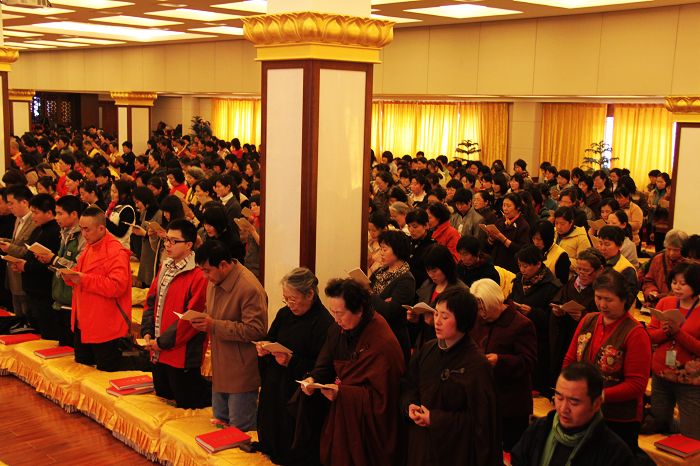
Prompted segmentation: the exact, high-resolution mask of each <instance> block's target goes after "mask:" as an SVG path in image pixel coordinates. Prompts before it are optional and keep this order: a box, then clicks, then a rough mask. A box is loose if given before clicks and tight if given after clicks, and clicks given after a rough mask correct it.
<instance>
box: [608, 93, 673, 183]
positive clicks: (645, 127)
mask: <svg viewBox="0 0 700 466" xmlns="http://www.w3.org/2000/svg"><path fill="white" fill-rule="evenodd" d="M672 133H673V118H672V115H671V113H670V112H669V111H668V110H666V109H665V108H664V106H663V105H656V104H615V106H614V108H613V140H612V147H613V157H619V158H620V159H619V160H614V161H613V162H612V166H613V167H621V168H622V167H626V168H628V169H629V170H630V175H631V176H632V179H634V181H635V183H636V184H637V186H638V187H640V188H641V187H643V186H646V184H647V183H648V182H649V179H648V176H647V174H648V173H649V171H650V170H653V169H655V168H656V169H659V170H661V171H662V172H667V173H669V174H670V173H671V163H672V160H673V157H672V155H673V153H672V150H673V141H672Z"/></svg>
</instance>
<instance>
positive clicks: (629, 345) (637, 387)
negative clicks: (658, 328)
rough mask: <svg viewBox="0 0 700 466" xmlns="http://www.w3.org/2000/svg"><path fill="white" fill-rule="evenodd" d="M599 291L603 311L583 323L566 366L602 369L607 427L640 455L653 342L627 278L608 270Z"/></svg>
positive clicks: (596, 289)
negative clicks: (635, 311) (635, 308)
mask: <svg viewBox="0 0 700 466" xmlns="http://www.w3.org/2000/svg"><path fill="white" fill-rule="evenodd" d="M593 290H594V292H595V303H596V306H597V307H598V309H599V310H600V312H591V313H589V314H588V315H586V317H584V318H583V319H581V322H580V323H579V325H578V327H577V328H576V332H575V333H574V336H573V338H572V339H571V344H570V346H569V351H568V352H567V353H566V357H565V358H564V364H563V366H564V367H566V366H568V365H570V364H572V363H574V362H576V361H579V362H580V361H583V362H587V363H590V364H594V365H595V366H597V367H598V368H599V369H600V371H601V372H602V373H603V374H604V376H605V389H604V390H603V393H604V396H605V398H604V399H605V402H604V403H603V416H604V418H605V422H606V424H607V425H608V427H609V428H610V429H611V430H612V431H614V432H615V433H616V434H617V435H619V436H620V438H621V439H622V440H623V441H624V442H625V443H626V444H627V445H628V446H629V447H630V449H631V450H632V451H633V452H635V454H636V453H637V451H638V450H639V446H638V443H637V441H638V440H637V439H638V437H639V428H640V423H641V420H642V410H643V406H644V392H645V390H646V387H647V382H648V380H649V372H650V370H651V341H650V340H649V335H648V334H647V332H646V331H645V330H644V327H642V325H641V324H640V323H639V322H637V321H636V320H635V319H634V317H632V316H631V315H630V314H629V312H628V309H630V308H631V307H632V304H633V303H634V299H635V295H634V294H629V292H628V289H627V287H626V284H625V279H624V278H623V276H622V274H620V273H619V272H616V271H614V270H611V271H606V272H605V273H603V274H601V275H600V276H599V277H598V278H597V279H596V281H595V282H594V283H593Z"/></svg>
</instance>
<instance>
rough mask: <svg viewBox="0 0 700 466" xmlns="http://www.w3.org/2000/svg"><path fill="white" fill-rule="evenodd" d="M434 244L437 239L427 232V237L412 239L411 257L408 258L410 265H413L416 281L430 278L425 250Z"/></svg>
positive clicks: (419, 281) (412, 269)
mask: <svg viewBox="0 0 700 466" xmlns="http://www.w3.org/2000/svg"><path fill="white" fill-rule="evenodd" d="M433 244H435V240H433V239H432V238H431V237H430V233H427V234H426V236H425V238H422V239H419V240H414V239H411V257H410V259H409V260H408V265H409V267H411V274H413V278H415V279H416V283H423V282H424V281H425V280H427V279H428V272H426V270H425V264H424V263H423V256H424V255H425V251H426V250H427V249H428V248H429V247H430V246H431V245H433Z"/></svg>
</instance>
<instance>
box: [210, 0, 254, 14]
mask: <svg viewBox="0 0 700 466" xmlns="http://www.w3.org/2000/svg"><path fill="white" fill-rule="evenodd" d="M212 7H215V8H223V9H226V10H236V11H248V12H250V13H261V14H265V13H267V1H266V0H248V1H246V2H233V3H220V4H218V5H212Z"/></svg>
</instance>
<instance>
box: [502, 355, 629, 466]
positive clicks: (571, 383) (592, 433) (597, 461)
mask: <svg viewBox="0 0 700 466" xmlns="http://www.w3.org/2000/svg"><path fill="white" fill-rule="evenodd" d="M604 382H605V379H604V378H603V375H602V374H601V373H600V371H599V370H598V369H596V368H595V367H593V366H591V365H590V364H585V363H579V362H577V363H573V364H571V365H570V366H568V367H565V368H564V369H562V371H561V375H559V378H558V379H557V385H556V388H555V389H554V393H555V396H554V408H555V409H554V410H552V411H551V412H550V413H549V414H548V415H547V417H545V418H541V419H539V420H537V421H536V422H535V423H534V424H532V425H531V426H530V428H529V429H528V430H527V431H526V432H525V434H523V437H522V438H521V439H520V442H518V444H517V445H515V448H513V451H512V454H511V464H512V465H513V466H555V465H572V466H589V465H602V464H605V465H607V466H634V465H635V464H636V461H635V460H634V455H633V454H632V452H631V451H630V449H629V448H628V447H627V445H625V443H624V442H623V441H622V440H621V439H620V438H619V437H618V436H617V435H615V434H614V433H613V431H612V430H611V429H610V428H609V427H608V426H607V425H606V424H605V422H603V416H602V415H601V407H602V406H603V404H604V400H603V392H604V388H603V385H604Z"/></svg>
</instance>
